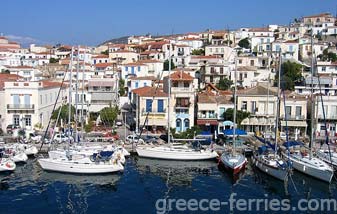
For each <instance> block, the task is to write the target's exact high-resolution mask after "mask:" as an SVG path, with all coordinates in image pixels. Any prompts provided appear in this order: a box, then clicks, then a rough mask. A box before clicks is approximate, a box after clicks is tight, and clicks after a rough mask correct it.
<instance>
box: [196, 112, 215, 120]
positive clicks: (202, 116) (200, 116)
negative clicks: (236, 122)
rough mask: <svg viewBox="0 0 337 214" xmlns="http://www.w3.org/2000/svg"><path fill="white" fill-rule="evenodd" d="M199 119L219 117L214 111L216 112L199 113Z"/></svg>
mask: <svg viewBox="0 0 337 214" xmlns="http://www.w3.org/2000/svg"><path fill="white" fill-rule="evenodd" d="M198 119H208V120H209V119H214V120H216V119H218V114H217V113H214V114H202V113H198Z"/></svg>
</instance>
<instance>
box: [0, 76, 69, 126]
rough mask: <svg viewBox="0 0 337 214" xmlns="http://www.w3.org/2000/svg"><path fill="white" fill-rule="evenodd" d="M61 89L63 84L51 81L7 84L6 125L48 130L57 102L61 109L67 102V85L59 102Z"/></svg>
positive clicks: (5, 87) (63, 88)
mask: <svg viewBox="0 0 337 214" xmlns="http://www.w3.org/2000/svg"><path fill="white" fill-rule="evenodd" d="M60 88H61V83H59V82H51V81H39V82H26V81H16V82H5V85H4V91H5V95H4V97H5V98H4V100H5V105H6V115H5V124H6V125H9V124H15V125H18V126H20V127H22V128H26V129H28V130H29V129H33V128H34V127H37V126H39V127H42V128H46V126H47V124H48V122H49V120H50V117H51V114H52V111H53V107H54V104H55V102H56V107H59V106H60V105H61V103H62V102H66V101H67V96H68V93H67V90H68V88H67V87H66V86H65V85H64V86H63V87H62V89H61V91H60V96H59V99H58V100H57V95H58V92H59V90H60Z"/></svg>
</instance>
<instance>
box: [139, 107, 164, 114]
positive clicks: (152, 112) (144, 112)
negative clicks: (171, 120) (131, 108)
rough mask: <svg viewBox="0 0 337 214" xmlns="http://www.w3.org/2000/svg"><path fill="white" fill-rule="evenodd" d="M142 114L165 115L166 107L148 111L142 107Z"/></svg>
mask: <svg viewBox="0 0 337 214" xmlns="http://www.w3.org/2000/svg"><path fill="white" fill-rule="evenodd" d="M141 114H142V116H146V115H147V114H149V116H151V115H154V116H165V115H166V109H164V110H163V111H162V112H159V111H150V112H146V111H145V109H144V108H143V109H142V112H141Z"/></svg>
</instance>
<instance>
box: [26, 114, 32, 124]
mask: <svg viewBox="0 0 337 214" xmlns="http://www.w3.org/2000/svg"><path fill="white" fill-rule="evenodd" d="M25 125H26V126H32V116H30V115H26V116H25Z"/></svg>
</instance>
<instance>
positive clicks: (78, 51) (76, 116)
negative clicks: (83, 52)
mask: <svg viewBox="0 0 337 214" xmlns="http://www.w3.org/2000/svg"><path fill="white" fill-rule="evenodd" d="M79 69H80V46H78V47H77V65H76V83H75V119H74V121H75V133H76V134H75V137H76V139H75V143H78V130H77V125H78V124H77V123H78V112H77V108H78V70H79Z"/></svg>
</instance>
